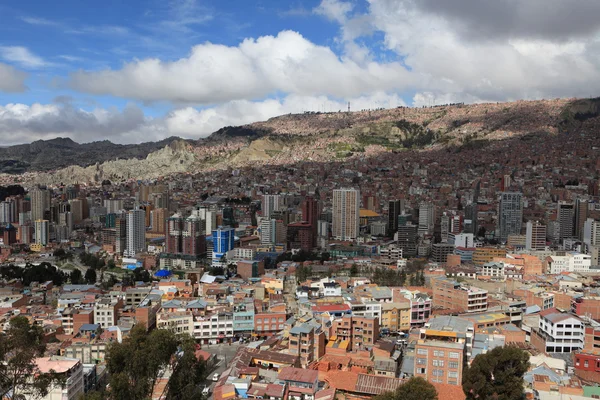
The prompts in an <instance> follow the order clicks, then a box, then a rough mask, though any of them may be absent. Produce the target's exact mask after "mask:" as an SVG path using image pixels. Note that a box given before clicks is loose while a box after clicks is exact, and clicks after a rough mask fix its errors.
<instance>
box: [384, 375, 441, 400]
mask: <svg viewBox="0 0 600 400" xmlns="http://www.w3.org/2000/svg"><path fill="white" fill-rule="evenodd" d="M374 400H438V395H437V391H436V390H435V387H434V386H433V385H432V384H431V383H429V382H427V381H426V380H425V379H423V378H410V379H409V380H408V381H406V382H405V383H403V384H402V385H400V386H399V387H398V389H396V390H395V391H393V392H387V393H384V394H380V395H379V396H376V397H375V399H374Z"/></svg>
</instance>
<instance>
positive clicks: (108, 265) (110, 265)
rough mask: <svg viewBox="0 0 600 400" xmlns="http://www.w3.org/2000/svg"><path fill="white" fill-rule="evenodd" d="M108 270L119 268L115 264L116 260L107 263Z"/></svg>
mask: <svg viewBox="0 0 600 400" xmlns="http://www.w3.org/2000/svg"><path fill="white" fill-rule="evenodd" d="M106 268H108V269H113V268H117V265H116V264H115V260H112V259H111V260H108V262H107V263H106Z"/></svg>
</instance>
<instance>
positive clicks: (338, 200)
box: [333, 189, 360, 240]
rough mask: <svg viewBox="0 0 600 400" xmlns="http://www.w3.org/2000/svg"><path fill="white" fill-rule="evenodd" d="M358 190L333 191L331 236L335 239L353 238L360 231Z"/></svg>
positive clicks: (356, 236)
mask: <svg viewBox="0 0 600 400" xmlns="http://www.w3.org/2000/svg"><path fill="white" fill-rule="evenodd" d="M359 203H360V191H359V190H357V189H335V190H334V191H333V237H334V238H335V239H336V240H355V239H356V238H358V236H359V233H360V225H359V224H360V213H359V211H360V204H359Z"/></svg>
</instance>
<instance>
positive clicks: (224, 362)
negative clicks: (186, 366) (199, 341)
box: [202, 342, 240, 399]
mask: <svg viewBox="0 0 600 400" xmlns="http://www.w3.org/2000/svg"><path fill="white" fill-rule="evenodd" d="M239 347H240V344H239V342H235V343H232V344H231V345H229V344H211V345H206V344H203V345H202V350H204V351H207V352H209V353H210V354H215V355H216V356H217V358H218V359H219V361H218V365H217V367H216V368H213V370H212V371H210V374H208V379H207V381H206V384H207V385H209V386H210V397H209V398H210V399H212V393H213V390H214V388H215V382H213V380H212V377H213V375H214V374H215V372H216V373H218V374H219V375H221V374H222V373H223V371H225V370H226V369H227V367H228V365H229V363H230V362H231V359H232V358H233V356H234V355H235V353H236V352H237V350H238V349H239Z"/></svg>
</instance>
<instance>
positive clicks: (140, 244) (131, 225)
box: [123, 210, 146, 257]
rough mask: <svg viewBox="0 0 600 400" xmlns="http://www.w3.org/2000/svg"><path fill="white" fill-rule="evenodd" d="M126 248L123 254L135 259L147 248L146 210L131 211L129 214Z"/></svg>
mask: <svg viewBox="0 0 600 400" xmlns="http://www.w3.org/2000/svg"><path fill="white" fill-rule="evenodd" d="M126 220H127V227H126V229H127V235H126V243H127V244H126V247H125V251H124V252H123V254H124V255H125V256H127V257H135V254H136V253H139V252H140V251H143V250H144V249H145V247H146V212H145V211H144V210H131V211H128V212H127V215H126Z"/></svg>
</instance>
